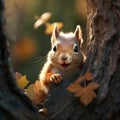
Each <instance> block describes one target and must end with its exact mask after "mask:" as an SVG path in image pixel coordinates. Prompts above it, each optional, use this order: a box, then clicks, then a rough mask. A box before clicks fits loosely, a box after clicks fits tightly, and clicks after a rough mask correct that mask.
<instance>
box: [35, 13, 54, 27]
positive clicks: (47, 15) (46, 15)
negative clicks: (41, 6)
mask: <svg viewBox="0 0 120 120" xmlns="http://www.w3.org/2000/svg"><path fill="white" fill-rule="evenodd" d="M51 15H52V14H51V13H50V12H45V13H43V14H42V15H41V17H38V16H35V19H37V21H36V22H35V24H34V28H35V29H37V28H38V27H40V26H41V25H43V24H45V23H46V22H47V21H48V20H49V19H50V17H51Z"/></svg>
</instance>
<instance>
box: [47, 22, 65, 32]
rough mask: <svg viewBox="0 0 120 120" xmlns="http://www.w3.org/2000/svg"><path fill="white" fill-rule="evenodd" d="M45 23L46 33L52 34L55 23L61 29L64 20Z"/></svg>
mask: <svg viewBox="0 0 120 120" xmlns="http://www.w3.org/2000/svg"><path fill="white" fill-rule="evenodd" d="M45 25H46V30H45V33H46V34H51V33H52V31H53V29H54V26H55V25H56V26H57V27H58V29H61V28H62V27H63V23H62V22H55V23H52V24H51V23H46V24H45Z"/></svg>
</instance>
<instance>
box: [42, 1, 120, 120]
mask: <svg viewBox="0 0 120 120" xmlns="http://www.w3.org/2000/svg"><path fill="white" fill-rule="evenodd" d="M86 2H87V12H88V15H87V20H88V21H87V32H88V36H87V39H88V45H87V47H88V48H87V49H88V53H87V61H86V64H85V67H84V69H83V72H85V71H86V70H89V71H91V72H92V74H93V76H94V81H95V82H98V83H99V84H100V87H99V89H98V91H96V92H97V99H96V100H94V101H93V102H92V103H91V104H89V105H88V106H86V107H85V106H84V105H82V104H81V103H80V101H79V99H77V98H74V97H73V95H72V94H70V93H68V92H67V90H66V87H67V86H68V85H69V84H70V83H71V82H72V81H69V82H68V81H65V80H63V83H61V84H60V85H58V86H55V85H53V87H52V90H51V94H50V96H49V97H48V99H47V100H46V101H45V104H44V107H46V108H47V109H48V118H49V119H54V120H113V119H114V120H120V1H119V0H87V1H86Z"/></svg>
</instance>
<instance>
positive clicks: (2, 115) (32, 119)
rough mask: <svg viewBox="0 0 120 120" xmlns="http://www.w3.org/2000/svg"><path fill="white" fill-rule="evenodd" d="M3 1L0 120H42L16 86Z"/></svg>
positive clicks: (1, 1)
mask: <svg viewBox="0 0 120 120" xmlns="http://www.w3.org/2000/svg"><path fill="white" fill-rule="evenodd" d="M3 12H4V0H0V120H42V119H43V118H42V116H41V115H40V114H39V113H38V112H37V109H36V108H35V107H34V106H33V104H32V102H31V101H30V100H29V99H28V98H27V97H26V96H25V94H24V93H23V92H22V91H21V90H20V89H19V88H18V87H17V86H16V82H15V78H14V75H13V70H12V67H11V66H10V58H9V52H8V49H7V42H6V37H5V34H4V32H3V25H4V24H5V20H4V17H3Z"/></svg>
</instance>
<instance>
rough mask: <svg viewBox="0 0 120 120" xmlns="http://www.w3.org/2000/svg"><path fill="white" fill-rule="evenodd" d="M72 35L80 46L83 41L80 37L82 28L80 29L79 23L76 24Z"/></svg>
mask: <svg viewBox="0 0 120 120" xmlns="http://www.w3.org/2000/svg"><path fill="white" fill-rule="evenodd" d="M74 35H75V37H76V38H77V39H78V40H79V41H80V47H81V46H82V43H83V38H82V30H81V27H80V26H79V25H77V26H76V29H75V32H74Z"/></svg>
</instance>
